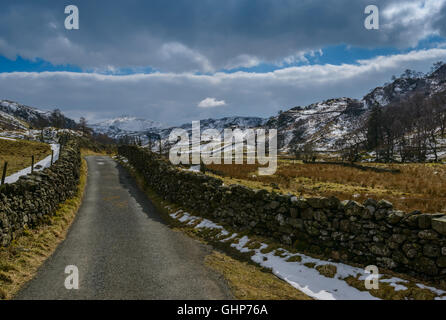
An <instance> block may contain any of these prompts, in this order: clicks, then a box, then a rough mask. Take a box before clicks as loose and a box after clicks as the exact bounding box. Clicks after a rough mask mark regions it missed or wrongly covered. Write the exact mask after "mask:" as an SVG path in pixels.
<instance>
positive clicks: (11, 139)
mask: <svg viewBox="0 0 446 320" xmlns="http://www.w3.org/2000/svg"><path fill="white" fill-rule="evenodd" d="M0 139H2V140H10V141H17V139H13V138H8V137H0Z"/></svg>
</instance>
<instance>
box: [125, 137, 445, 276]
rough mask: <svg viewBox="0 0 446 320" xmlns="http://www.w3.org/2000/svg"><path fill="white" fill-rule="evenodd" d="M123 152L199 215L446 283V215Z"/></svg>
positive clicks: (168, 195)
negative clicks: (225, 177) (277, 189)
mask: <svg viewBox="0 0 446 320" xmlns="http://www.w3.org/2000/svg"><path fill="white" fill-rule="evenodd" d="M119 153H120V154H121V155H123V156H125V157H126V158H127V159H128V161H129V163H130V164H131V165H132V166H133V167H135V168H136V169H137V170H138V171H139V172H140V173H141V174H142V175H143V177H144V179H145V181H146V182H147V183H148V184H149V185H150V186H151V188H152V189H154V190H155V191H156V192H157V193H158V194H159V195H161V196H163V197H164V198H165V199H166V200H168V201H171V202H174V203H178V204H180V205H182V206H184V207H185V208H187V209H189V210H193V211H194V214H201V215H202V216H205V217H208V218H211V219H213V220H215V221H218V222H223V223H226V224H228V225H230V226H232V227H235V228H236V229H238V230H249V231H250V232H252V233H255V234H258V235H262V236H266V237H272V238H274V239H276V240H278V241H280V242H282V243H284V244H287V245H293V246H295V247H296V248H298V249H299V250H304V251H308V252H313V253H317V254H321V255H325V256H327V257H330V258H333V259H335V260H338V261H345V262H355V263H360V264H363V265H370V264H374V265H378V266H380V267H383V268H386V269H390V270H395V271H399V272H405V273H408V274H411V275H415V276H418V277H421V278H426V279H429V280H434V281H444V280H445V279H446V216H445V215H443V214H422V213H420V212H418V211H416V212H411V213H406V212H402V211H398V210H395V209H394V208H393V206H392V204H391V203H389V202H387V201H385V200H381V201H375V200H372V199H369V200H366V201H365V202H364V203H362V204H361V203H357V202H355V201H348V200H346V201H340V200H339V199H337V198H334V197H330V198H298V197H295V196H292V195H282V194H276V193H270V192H267V191H266V190H254V189H250V188H247V187H245V186H242V185H229V186H226V185H224V184H223V183H222V181H221V180H219V179H216V178H213V177H209V176H206V175H203V174H200V173H195V172H190V171H185V170H181V169H178V168H177V167H174V166H172V165H171V164H170V163H169V162H168V161H167V160H166V159H164V158H160V157H159V156H158V155H156V154H153V153H150V152H148V151H147V150H144V149H141V148H138V147H134V146H122V147H120V148H119Z"/></svg>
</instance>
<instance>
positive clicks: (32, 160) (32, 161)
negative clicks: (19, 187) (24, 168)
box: [31, 156, 34, 173]
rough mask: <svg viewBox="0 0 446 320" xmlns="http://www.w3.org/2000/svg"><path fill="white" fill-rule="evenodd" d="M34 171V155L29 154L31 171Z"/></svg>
mask: <svg viewBox="0 0 446 320" xmlns="http://www.w3.org/2000/svg"><path fill="white" fill-rule="evenodd" d="M33 172H34V156H31V173H33Z"/></svg>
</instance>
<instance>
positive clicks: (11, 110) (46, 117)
mask: <svg viewBox="0 0 446 320" xmlns="http://www.w3.org/2000/svg"><path fill="white" fill-rule="evenodd" d="M0 111H2V112H4V113H6V114H9V115H11V116H14V117H15V118H17V119H19V120H22V121H25V122H26V123H28V124H29V125H31V126H36V127H44V126H50V125H51V115H52V112H51V111H43V110H40V109H37V108H34V107H29V106H25V105H23V104H20V103H17V102H13V101H9V100H0ZM60 119H61V121H62V123H61V125H62V126H63V127H65V128H68V129H73V128H75V127H76V122H75V121H74V120H72V119H70V118H67V117H65V116H63V115H62V114H61V118H60Z"/></svg>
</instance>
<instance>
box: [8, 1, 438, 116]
mask: <svg viewBox="0 0 446 320" xmlns="http://www.w3.org/2000/svg"><path fill="white" fill-rule="evenodd" d="M370 4H373V5H376V6H377V7H378V9H379V29H377V30H368V29H366V28H365V27H364V20H365V19H366V18H367V16H368V15H367V14H365V13H364V10H365V8H366V7H367V6H368V5H370ZM67 5H76V6H77V7H78V9H79V29H78V30H67V29H66V28H65V26H64V21H65V19H66V17H67V16H68V14H65V12H64V10H65V6H67ZM445 18H446V0H412V1H410V0H374V1H373V2H372V1H370V0H349V1H347V0H311V1H310V0H225V1H221V0H194V1H191V0H156V1H155V0H127V1H107V2H106V1H99V0H82V1H75V0H68V1H57V0H53V1H48V0H39V1H35V0H34V1H33V0H29V1H21V0H19V1H18V0H14V1H9V0H2V3H1V10H0V99H8V100H13V101H17V102H19V103H23V104H26V105H29V106H34V107H38V108H41V109H45V110H52V109H54V108H59V109H61V110H62V112H64V113H65V114H66V115H68V116H70V117H72V118H74V119H76V120H77V119H79V117H81V116H84V117H86V118H87V120H88V121H89V122H90V123H95V122H99V121H102V120H105V119H109V118H114V117H119V116H122V115H128V116H136V117H140V118H146V119H151V120H155V121H158V122H161V123H164V124H166V125H177V124H182V123H186V122H190V121H192V120H199V119H206V118H221V117H226V116H258V117H270V116H273V115H275V114H277V112H279V111H280V110H287V109H289V108H292V107H294V106H298V105H300V106H304V105H308V104H310V103H314V102H318V101H322V100H325V99H330V98H336V97H344V96H347V97H352V98H361V97H362V96H364V95H365V94H367V93H368V92H369V91H370V90H371V89H373V88H375V87H376V86H379V85H382V84H384V83H385V82H388V81H390V79H391V77H392V75H397V76H398V75H400V74H401V73H403V71H404V70H405V69H414V70H416V71H421V72H428V71H429V70H430V68H431V66H432V64H433V63H434V62H437V61H440V60H443V61H446V39H445V38H446V24H445V23H444V21H445Z"/></svg>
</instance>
